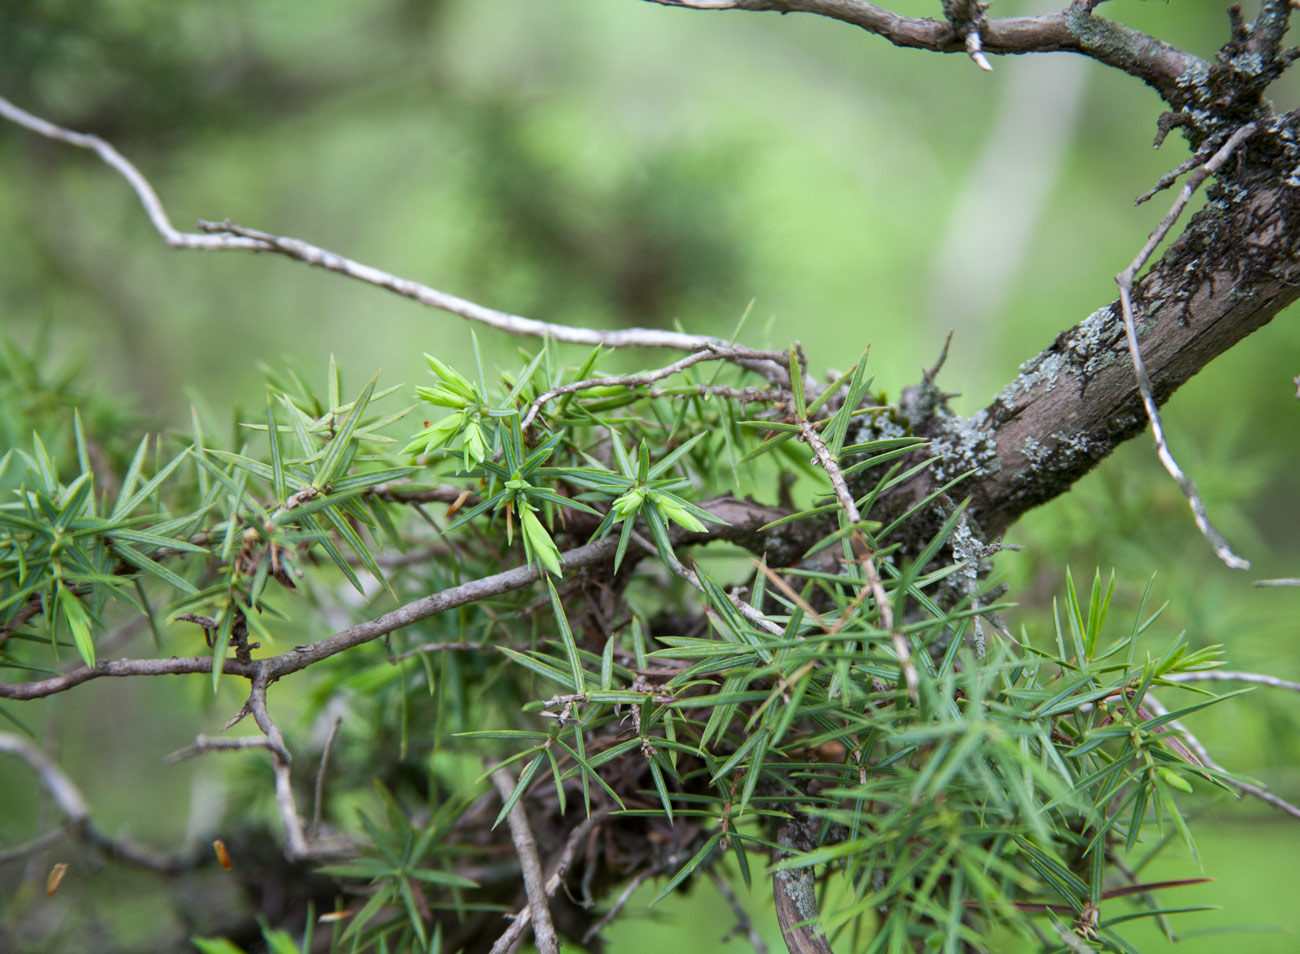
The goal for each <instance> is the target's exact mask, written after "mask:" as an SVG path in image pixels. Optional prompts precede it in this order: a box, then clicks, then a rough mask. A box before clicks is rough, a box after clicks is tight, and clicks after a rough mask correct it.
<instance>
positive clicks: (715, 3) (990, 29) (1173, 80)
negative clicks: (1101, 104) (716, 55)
mask: <svg viewBox="0 0 1300 954" xmlns="http://www.w3.org/2000/svg"><path fill="white" fill-rule="evenodd" d="M650 2H651V3H658V4H660V5H662V6H666V7H682V8H685V9H690V10H753V11H772V12H778V13H810V14H813V15H815V16H823V17H829V18H831V19H833V20H840V21H842V22H844V23H849V24H852V25H853V26H857V27H861V28H862V29H864V30H866V31H867V32H868V33H874V34H876V35H877V36H880V37H883V38H884V39H886V40H888V41H889V42H890V43H892V44H894V45H895V46H901V47H906V48H909V49H918V50H930V51H932V52H936V53H959V52H960V53H966V54H967V55H971V50H970V47H969V45H968V43H969V41H968V36H969V32H974V31H965V30H963V28H962V26H961V25H960V24H954V23H950V22H948V21H946V20H932V19H929V18H923V17H905V16H900V15H899V14H897V13H894V12H893V11H891V10H886V9H885V8H883V7H880V6H878V5H876V4H874V3H869V2H867V0H650ZM945 6H947V4H945ZM1096 6H1097V0H1073V2H1071V3H1070V4H1069V5H1068V6H1066V8H1065V9H1063V10H1060V11H1057V12H1055V13H1045V14H1043V15H1041V16H1031V17H1000V18H995V19H984V20H982V21H981V22H980V23H979V27H978V33H977V36H978V43H979V48H980V52H982V53H994V54H1019V53H1052V52H1057V51H1065V52H1070V53H1081V54H1083V55H1084V56H1088V57H1091V58H1092V59H1094V60H1097V61H1098V62H1100V63H1104V64H1106V65H1107V66H1111V67H1114V68H1115V69H1118V70H1122V71H1123V72H1125V73H1128V74H1129V75H1130V76H1135V77H1137V78H1138V79H1141V80H1142V81H1143V82H1145V83H1148V84H1149V85H1151V86H1152V87H1154V88H1155V89H1156V91H1157V92H1159V93H1160V95H1161V97H1163V98H1164V100H1165V101H1166V102H1168V103H1169V104H1170V105H1172V106H1175V107H1176V108H1177V107H1178V106H1181V105H1183V103H1184V102H1185V101H1186V100H1187V99H1188V96H1189V93H1190V91H1189V89H1188V87H1189V86H1190V85H1191V84H1188V83H1187V82H1186V79H1185V78H1186V77H1187V76H1188V75H1191V74H1192V73H1193V72H1194V71H1195V70H1196V68H1197V67H1201V68H1205V69H1208V67H1209V64H1208V63H1206V62H1205V61H1204V60H1202V59H1200V58H1199V57H1197V56H1193V55H1192V54H1190V53H1187V52H1186V51H1184V50H1180V49H1178V48H1177V47H1175V46H1171V45H1170V44H1168V43H1165V42H1164V41H1162V40H1158V39H1156V38H1155V37H1153V36H1148V35H1147V34H1145V33H1142V32H1141V31H1139V30H1134V29H1132V28H1131V27H1127V26H1125V25H1124V24H1122V23H1117V22H1115V21H1113V20H1107V19H1105V18H1104V17H1099V16H1096V15H1094V13H1093V8H1094V7H1096ZM972 58H973V56H972ZM976 62H978V61H976ZM1180 80H1182V82H1181V84H1180Z"/></svg>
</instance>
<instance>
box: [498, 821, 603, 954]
mask: <svg viewBox="0 0 1300 954" xmlns="http://www.w3.org/2000/svg"><path fill="white" fill-rule="evenodd" d="M609 813H610V809H609V808H608V807H604V808H598V809H596V810H595V811H594V812H592V813H591V814H590V815H588V816H587V817H586V818H584V819H583V820H582V821H580V822H579V823H578V824H577V825H575V826H574V828H573V831H571V832H569V837H568V838H567V839H565V842H564V848H563V849H562V850H561V851H560V855H559V857H558V858H556V859H555V861H554V863H553V864H552V865H551V873H550V875H549V876H548V877H547V879H546V896H547V897H554V896H555V892H556V891H558V890H560V885H561V884H563V883H564V876H565V875H566V874H568V872H569V867H570V866H571V865H572V864H573V856H574V854H575V853H576V852H577V850H578V845H580V844H582V841H583V839H585V838H586V837H587V836H588V835H589V834H591V832H592V831H593V830H594V829H595V828H596V826H597V825H599V824H601V823H602V822H603V821H604V820H605V819H606V818H607V817H609ZM532 919H533V909H532V905H531V904H530V905H528V906H527V907H524V908H521V909H520V910H519V911H517V912H515V915H514V917H513V918H512V919H511V921H510V927H508V928H506V930H505V933H504V934H502V935H501V937H499V938H497V941H496V943H495V944H494V945H493V946H492V949H493V950H494V951H495V950H497V949H498V948H500V949H501V950H503V951H510V950H513V949H514V947H515V945H516V944H517V943H518V942H519V939H520V938H522V937H523V936H524V930H525V929H526V928H527V927H528V925H529V924H530V923H531V922H532Z"/></svg>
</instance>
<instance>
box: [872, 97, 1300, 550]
mask: <svg viewBox="0 0 1300 954" xmlns="http://www.w3.org/2000/svg"><path fill="white" fill-rule="evenodd" d="M1296 122H1297V116H1296V115H1295V114H1291V115H1288V116H1285V117H1282V118H1280V119H1279V120H1277V121H1275V122H1274V123H1273V124H1272V125H1271V127H1270V129H1269V130H1267V131H1266V132H1265V133H1264V134H1262V135H1261V136H1259V137H1256V138H1255V139H1253V140H1251V141H1250V142H1249V143H1248V144H1247V148H1246V149H1245V151H1244V152H1243V154H1242V155H1241V156H1240V157H1238V159H1236V160H1234V161H1233V163H1232V166H1233V168H1232V170H1231V171H1230V172H1229V174H1228V175H1227V176H1225V177H1224V178H1223V179H1222V180H1220V181H1219V182H1218V183H1217V184H1216V186H1215V187H1214V188H1213V189H1212V190H1211V192H1210V196H1211V201H1210V202H1209V204H1208V205H1207V207H1206V208H1205V209H1204V210H1203V211H1201V212H1200V213H1199V214H1197V215H1196V216H1195V217H1194V219H1193V220H1192V222H1191V224H1190V225H1189V226H1188V228H1187V229H1186V230H1185V231H1184V232H1183V234H1182V235H1181V236H1180V237H1179V238H1178V239H1177V241H1175V242H1174V243H1173V244H1172V245H1171V246H1170V248H1169V249H1168V251H1167V252H1166V253H1165V255H1164V257H1163V258H1161V259H1160V260H1159V261H1158V262H1157V263H1156V264H1155V265H1153V266H1152V267H1151V269H1150V270H1149V271H1148V272H1147V273H1146V275H1145V276H1144V277H1143V278H1142V279H1141V281H1140V282H1139V283H1138V285H1137V287H1136V289H1135V296H1134V304H1135V306H1136V308H1137V319H1138V328H1139V331H1140V334H1141V343H1142V353H1143V356H1144V358H1145V360H1146V363H1147V368H1148V370H1149V371H1150V373H1151V378H1152V381H1153V383H1154V385H1155V393H1156V398H1157V400H1158V401H1159V402H1161V403H1163V402H1164V401H1165V400H1167V399H1168V398H1169V396H1170V395H1172V394H1173V392H1174V391H1175V390H1177V388H1178V387H1179V386H1180V385H1182V384H1183V383H1184V382H1185V381H1187V380H1188V379H1189V378H1191V377H1192V376H1193V375H1195V374H1196V373H1197V372H1198V371H1200V370H1201V369H1202V368H1203V367H1205V365H1206V364H1208V363H1209V362H1210V361H1211V360H1212V359H1214V358H1215V357H1217V356H1218V355H1220V354H1222V353H1223V352H1225V351H1227V350H1228V349H1229V348H1231V347H1232V346H1233V345H1235V344H1236V343H1237V342H1239V341H1241V340H1242V339H1243V338H1245V337H1246V336H1247V335H1248V334H1250V333H1251V332H1253V331H1255V330H1257V329H1259V328H1261V327H1263V326H1264V325H1265V324H1267V323H1268V322H1269V321H1270V320H1272V318H1273V317H1274V316H1275V315H1277V314H1278V312H1280V311H1281V310H1282V309H1284V308H1285V307H1286V306H1287V305H1290V304H1291V303H1292V302H1293V301H1295V300H1296V298H1297V297H1300V262H1298V261H1297V257H1298V256H1300V180H1298V179H1297V176H1296V155H1295V153H1296V142H1295V140H1296V136H1295V133H1294V131H1293V129H1294V126H1295V124H1296ZM912 424H913V430H914V432H915V433H918V434H922V435H924V436H927V437H930V438H931V439H932V441H933V444H932V446H931V449H930V450H931V452H932V453H938V454H940V455H941V456H942V457H943V458H944V460H942V461H940V463H939V464H938V465H937V466H936V468H934V469H932V470H931V471H930V472H928V473H926V474H924V475H921V476H920V477H918V478H917V479H916V480H915V481H913V483H912V485H911V486H910V487H908V488H907V492H906V493H904V494H900V495H898V496H897V497H896V499H895V501H894V502H893V505H892V507H891V509H897V508H899V506H900V505H901V504H903V503H908V502H914V501H915V500H917V499H920V498H921V497H922V496H923V495H924V494H925V493H927V492H929V491H930V490H932V489H934V488H935V487H936V486H938V485H939V484H941V483H943V482H944V481H946V480H949V479H951V478H952V477H954V476H956V475H957V474H960V473H964V472H966V471H970V470H973V471H974V472H975V473H974V475H973V479H971V480H969V481H968V482H967V483H966V484H965V485H963V486H962V488H961V490H960V491H958V493H960V494H961V495H963V496H965V495H967V494H969V495H971V496H972V498H973V499H972V505H971V511H972V515H973V516H974V517H976V519H977V520H978V522H979V524H980V525H981V527H982V528H983V530H984V531H985V533H987V534H989V535H997V534H1000V533H1002V532H1003V531H1004V530H1006V528H1007V527H1009V526H1010V525H1011V524H1012V523H1014V522H1015V521H1016V520H1017V519H1018V518H1019V517H1020V516H1021V515H1022V514H1024V513H1025V512H1026V511H1027V510H1029V509H1031V508H1033V507H1036V506H1038V505H1039V504H1041V503H1045V502H1047V501H1048V500H1051V499H1052V498H1054V497H1056V496H1058V495H1059V494H1061V493H1063V492H1065V491H1066V490H1067V489H1068V488H1069V487H1070V485H1071V484H1073V483H1074V481H1076V480H1078V479H1079V478H1080V477H1082V476H1083V475H1084V474H1086V473H1087V472H1088V471H1089V470H1091V469H1092V468H1093V467H1095V466H1096V465H1097V464H1098V463H1099V462H1100V461H1101V460H1102V459H1103V458H1104V457H1106V455H1108V454H1109V453H1110V452H1111V451H1112V450H1114V449H1115V448H1116V447H1117V446H1118V445H1119V444H1120V443H1122V442H1123V441H1125V440H1128V439H1129V438H1131V437H1133V436H1135V435H1136V434H1138V433H1140V432H1141V431H1142V430H1144V429H1145V427H1146V425H1147V420H1146V416H1145V415H1144V413H1143V410H1142V402H1141V398H1140V396H1139V394H1138V390H1137V385H1136V382H1135V378H1134V374H1133V367H1132V364H1131V362H1130V360H1129V356H1128V352H1127V350H1126V347H1125V343H1124V329H1123V326H1122V325H1121V323H1120V319H1119V303H1118V301H1115V302H1112V303H1111V304H1109V305H1106V306H1105V307H1103V308H1101V309H1099V310H1098V311H1096V312H1094V313H1093V314H1091V315H1089V316H1088V317H1087V318H1085V319H1084V320H1083V321H1081V322H1080V323H1079V324H1077V325H1075V326H1074V327H1073V328H1071V329H1069V330H1068V331H1064V332H1062V333H1061V334H1060V335H1058V336H1057V338H1056V340H1055V341H1054V342H1053V343H1052V344H1051V345H1050V346H1049V347H1048V348H1046V349H1045V350H1044V351H1042V352H1041V353H1040V354H1038V355H1036V356H1035V357H1033V358H1031V359H1030V360H1029V361H1027V362H1026V363H1025V364H1023V365H1022V366H1021V373H1020V374H1019V375H1018V376H1017V377H1016V378H1015V380H1013V381H1012V382H1010V383H1009V384H1008V385H1007V386H1006V388H1004V389H1003V391H1002V393H1001V394H999V395H998V396H997V397H996V398H995V399H994V400H993V401H992V402H991V403H990V404H989V405H988V406H987V407H986V408H985V409H984V410H982V411H980V412H979V413H978V414H976V415H974V416H973V417H970V418H956V417H952V416H950V415H946V414H944V413H942V411H938V412H937V413H934V414H931V415H930V416H929V417H928V418H926V419H924V420H917V421H913V422H912Z"/></svg>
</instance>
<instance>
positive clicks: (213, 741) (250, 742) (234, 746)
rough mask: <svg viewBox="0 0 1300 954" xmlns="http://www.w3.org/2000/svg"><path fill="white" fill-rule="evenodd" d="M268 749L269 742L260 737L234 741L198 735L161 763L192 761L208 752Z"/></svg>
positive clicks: (171, 763)
mask: <svg viewBox="0 0 1300 954" xmlns="http://www.w3.org/2000/svg"><path fill="white" fill-rule="evenodd" d="M270 747H271V743H270V741H269V740H268V739H267V738H266V737H265V736H261V735H245V736H240V737H239V738H236V739H219V738H213V737H212V736H208V735H198V736H195V738H194V744H193V745H188V746H186V747H185V748H183V749H177V750H176V751H175V752H173V753H171V754H170V755H168V756H167V757H166V758H164V759H163V761H164V762H166V763H167V764H168V765H175V764H176V763H177V762H183V761H185V760H186V759H192V758H194V756H196V755H205V754H207V753H208V752H242V751H245V750H247V749H269V748H270Z"/></svg>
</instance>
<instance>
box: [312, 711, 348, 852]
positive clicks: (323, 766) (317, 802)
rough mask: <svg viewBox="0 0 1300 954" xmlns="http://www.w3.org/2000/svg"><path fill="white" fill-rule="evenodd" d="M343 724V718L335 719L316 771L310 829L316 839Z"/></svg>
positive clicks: (337, 717)
mask: <svg viewBox="0 0 1300 954" xmlns="http://www.w3.org/2000/svg"><path fill="white" fill-rule="evenodd" d="M342 724H343V717H342V716H335V717H334V724H333V725H332V726H330V734H329V738H327V739H326V740H325V750H324V751H323V752H321V756H320V768H318V769H317V770H316V792H315V797H314V798H313V799H312V811H311V827H310V828H309V829H308V832H309V834H311V836H312V837H313V838H314V837H315V836H316V833H317V832H318V831H319V830H320V813H321V805H322V804H323V803H324V801H325V772H326V770H327V769H328V768H329V764H330V752H331V751H332V750H333V748H334V740H335V739H336V738H338V734H339V726H341V725H342Z"/></svg>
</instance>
